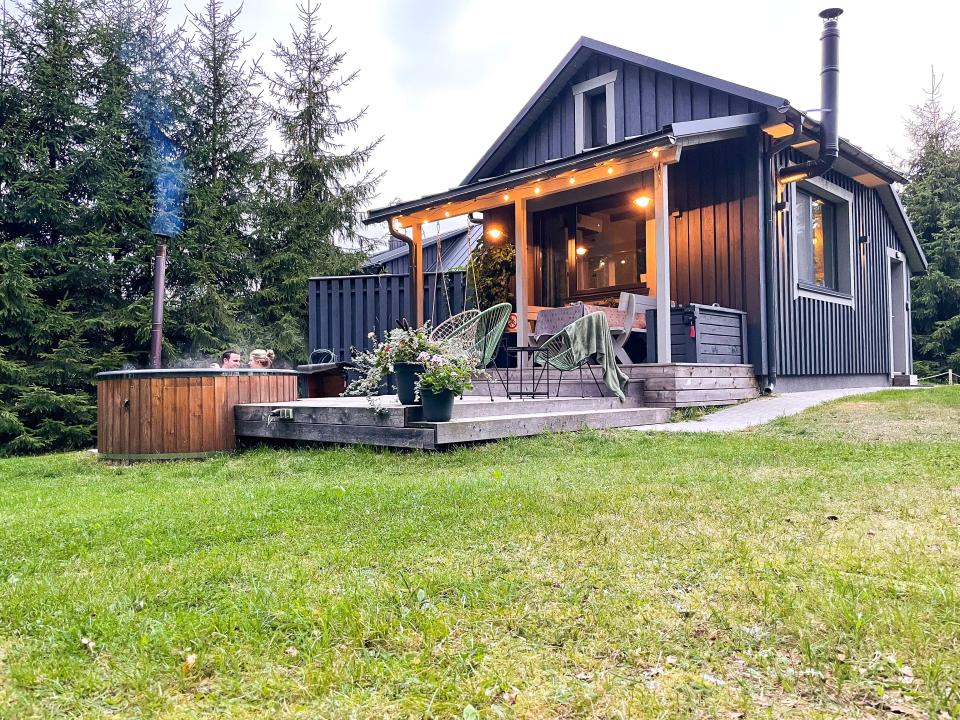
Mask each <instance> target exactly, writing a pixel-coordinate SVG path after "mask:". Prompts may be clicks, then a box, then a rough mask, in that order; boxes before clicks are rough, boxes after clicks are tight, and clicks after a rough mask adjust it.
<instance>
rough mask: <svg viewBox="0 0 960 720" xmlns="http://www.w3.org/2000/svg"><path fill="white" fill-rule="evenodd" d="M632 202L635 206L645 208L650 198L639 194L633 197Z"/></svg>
mask: <svg viewBox="0 0 960 720" xmlns="http://www.w3.org/2000/svg"><path fill="white" fill-rule="evenodd" d="M633 202H634V204H636V206H637V207H642V208H645V207H647V206H648V205H649V204H650V198H649V197H647V196H646V195H640V196H639V197H635V198H634V199H633Z"/></svg>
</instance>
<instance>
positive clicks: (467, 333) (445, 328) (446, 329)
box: [430, 310, 480, 347]
mask: <svg viewBox="0 0 960 720" xmlns="http://www.w3.org/2000/svg"><path fill="white" fill-rule="evenodd" d="M479 316H480V311H479V310H464V311H463V312H462V313H457V314H456V315H451V316H450V317H448V318H447V319H446V320H444V321H443V322H442V323H440V324H439V325H437V326H436V327H435V328H434V329H433V332H431V333H430V339H431V340H434V341H440V340H462V341H463V344H464V345H465V346H467V347H472V346H473V345H474V344H475V343H476V340H477V318H478V317H479Z"/></svg>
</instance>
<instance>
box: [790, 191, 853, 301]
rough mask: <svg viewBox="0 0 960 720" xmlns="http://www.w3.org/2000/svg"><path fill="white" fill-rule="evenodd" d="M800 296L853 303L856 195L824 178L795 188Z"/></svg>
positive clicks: (795, 249) (796, 272)
mask: <svg viewBox="0 0 960 720" xmlns="http://www.w3.org/2000/svg"><path fill="white" fill-rule="evenodd" d="M793 193H794V194H793V203H792V205H793V261H794V263H793V266H794V275H795V280H796V296H798V297H799V296H802V297H813V298H817V299H820V300H832V301H835V302H841V303H843V304H848V305H852V304H853V266H854V263H853V246H852V243H851V236H852V232H851V227H850V225H851V222H852V217H851V208H852V203H853V195H852V194H850V193H849V192H847V191H846V190H844V189H843V188H841V187H840V186H838V185H836V184H834V183H832V182H829V181H827V180H824V179H822V178H810V179H807V180H803V181H801V182H799V183H797V184H796V186H795V187H794V188H793Z"/></svg>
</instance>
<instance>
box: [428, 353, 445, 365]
mask: <svg viewBox="0 0 960 720" xmlns="http://www.w3.org/2000/svg"><path fill="white" fill-rule="evenodd" d="M430 362H431V363H433V364H434V365H445V364H446V362H447V359H446V358H445V357H443V355H434V356H433V357H432V358H430Z"/></svg>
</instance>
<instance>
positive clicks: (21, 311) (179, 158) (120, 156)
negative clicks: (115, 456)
mask: <svg viewBox="0 0 960 720" xmlns="http://www.w3.org/2000/svg"><path fill="white" fill-rule="evenodd" d="M168 2H169V0H23V2H20V3H16V4H11V3H9V2H6V3H3V5H2V14H0V454H10V453H20V452H38V451H45V450H54V449H62V448H74V447H86V446H90V445H91V444H93V441H94V433H95V413H94V408H93V405H94V397H93V390H94V387H93V378H94V375H95V374H96V373H97V372H98V371H101V370H107V369H116V368H117V367H120V366H122V365H124V364H125V363H131V364H134V365H143V364H145V362H146V360H147V345H148V342H149V336H150V312H151V306H152V300H153V298H152V294H153V293H152V281H153V266H152V258H153V254H154V248H155V242H156V240H155V237H154V235H153V230H155V229H163V230H167V231H170V232H171V234H172V235H174V237H173V238H171V240H170V241H168V266H167V295H166V298H165V301H166V313H165V324H164V349H163V350H164V357H165V359H166V362H167V363H168V364H175V363H178V362H190V361H191V360H190V358H191V357H193V356H198V355H200V356H202V355H217V354H219V352H220V351H221V350H222V349H223V348H224V347H227V346H232V345H238V344H239V345H242V346H251V345H253V344H256V345H258V346H262V347H273V348H276V349H277V350H278V354H279V355H280V357H281V358H286V359H287V360H288V361H290V360H299V359H300V358H302V357H303V356H304V355H305V351H306V347H305V342H304V338H305V337H306V312H307V310H306V308H307V302H306V297H305V296H306V278H307V277H309V276H310V275H316V274H324V273H328V272H346V271H348V270H351V269H353V268H354V267H356V264H357V263H358V255H357V253H354V252H345V251H343V250H342V249H340V247H339V246H338V245H337V244H336V242H335V241H337V242H339V241H348V240H349V239H350V237H351V234H352V233H353V231H354V222H355V218H356V214H357V211H358V209H359V207H360V204H362V203H363V202H365V201H366V200H367V199H368V198H369V197H370V194H371V193H372V190H373V181H374V180H375V178H373V177H372V176H370V175H369V173H367V172H366V171H365V166H366V164H367V163H368V161H369V159H370V154H371V152H372V150H373V146H370V147H367V148H361V149H359V150H357V151H353V152H340V151H339V150H338V147H339V146H338V145H337V139H338V138H339V137H340V135H342V134H343V133H345V132H348V131H350V130H352V129H354V128H355V126H356V123H357V121H358V120H359V118H360V116H359V115H358V116H355V117H353V118H348V119H346V120H340V119H338V111H339V108H338V106H337V105H336V102H335V95H336V93H337V91H338V90H339V89H340V88H341V87H342V86H343V85H344V84H345V82H348V81H349V78H348V79H347V80H346V81H343V80H339V79H336V78H335V76H336V73H337V72H338V68H339V65H340V62H341V61H342V59H343V55H342V54H336V53H332V51H331V50H330V49H329V41H328V39H327V35H326V34H319V33H317V31H316V29H315V26H316V24H317V23H318V22H319V18H318V17H317V15H316V10H315V9H314V8H312V6H309V5H308V6H307V8H306V9H305V10H304V11H303V18H304V23H305V29H304V31H303V33H302V34H295V35H294V42H293V45H292V47H291V48H290V49H289V50H287V49H285V48H283V46H280V45H278V53H279V54H278V57H280V58H281V59H282V60H283V62H284V64H285V66H286V67H287V68H288V69H289V70H290V73H288V74H282V75H281V76H278V77H277V78H274V79H271V80H270V83H269V86H270V89H271V91H272V92H273V93H274V94H275V96H276V106H275V107H270V106H269V105H268V103H267V102H266V100H265V99H264V98H263V97H262V94H263V92H264V88H262V87H261V81H262V80H263V76H262V73H261V72H260V70H259V68H258V67H257V66H256V65H255V64H254V65H252V66H251V65H249V64H246V63H245V62H244V60H243V54H244V52H245V49H246V47H247V45H246V41H245V40H244V39H243V38H242V37H241V36H240V34H239V31H238V30H237V25H238V17H239V12H240V10H235V11H233V12H225V11H224V10H223V8H222V6H221V2H220V1H219V0H206V1H205V3H204V5H203V7H202V8H201V9H200V10H199V11H198V12H195V13H191V14H190V16H189V22H188V24H187V25H186V26H184V27H182V28H180V29H178V30H174V31H172V32H171V31H168V30H167V29H166V28H167V27H168V25H169V23H168ZM281 51H282V52H281ZM351 77H352V76H351ZM284 83H286V84H284ZM271 122H273V123H275V124H276V125H277V127H278V128H279V129H280V132H281V136H282V138H283V141H284V147H283V150H282V151H280V152H278V153H276V154H274V155H271V154H270V153H269V152H268V150H267V147H266V143H265V137H266V133H267V130H268V127H269V125H270V123H271ZM181 201H182V206H181ZM181 228H182V232H181V231H180V230H181ZM184 356H186V357H184Z"/></svg>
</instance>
